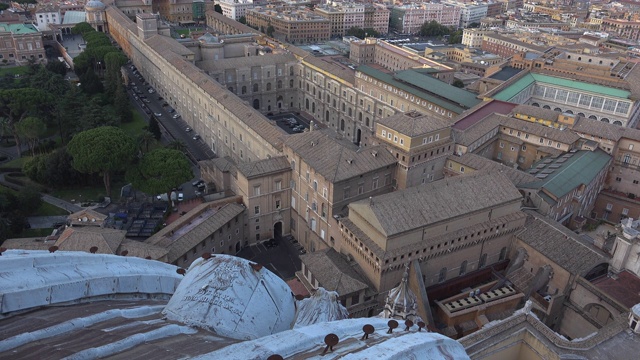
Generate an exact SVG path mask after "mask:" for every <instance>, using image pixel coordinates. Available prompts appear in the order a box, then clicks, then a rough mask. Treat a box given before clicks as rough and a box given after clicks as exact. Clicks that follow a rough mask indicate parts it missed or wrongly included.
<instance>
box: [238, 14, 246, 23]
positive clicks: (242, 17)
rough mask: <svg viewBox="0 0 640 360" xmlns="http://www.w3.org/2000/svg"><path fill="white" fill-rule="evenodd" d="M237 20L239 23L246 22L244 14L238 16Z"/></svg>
mask: <svg viewBox="0 0 640 360" xmlns="http://www.w3.org/2000/svg"><path fill="white" fill-rule="evenodd" d="M238 22H239V23H240V24H245V25H246V24H247V18H246V17H245V16H244V15H243V16H240V18H239V19H238Z"/></svg>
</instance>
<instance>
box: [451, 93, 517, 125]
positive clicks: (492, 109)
mask: <svg viewBox="0 0 640 360" xmlns="http://www.w3.org/2000/svg"><path fill="white" fill-rule="evenodd" d="M480 105H481V106H480V107H476V108H475V110H474V108H472V109H470V110H469V111H470V112H467V114H466V115H465V114H463V115H465V116H464V117H461V118H460V119H459V120H458V121H456V123H455V124H453V126H452V127H453V128H454V129H458V130H465V129H467V128H469V127H471V126H473V124H475V123H477V122H478V121H480V120H482V119H484V118H485V117H487V116H488V115H491V114H493V113H498V114H503V115H507V114H509V113H510V112H511V110H513V108H515V107H516V106H518V105H517V104H513V103H510V102H506V101H500V100H491V101H489V102H487V103H481V104H480Z"/></svg>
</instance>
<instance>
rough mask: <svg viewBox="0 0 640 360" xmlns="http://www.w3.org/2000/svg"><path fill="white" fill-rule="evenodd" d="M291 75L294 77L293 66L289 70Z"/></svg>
mask: <svg viewBox="0 0 640 360" xmlns="http://www.w3.org/2000/svg"><path fill="white" fill-rule="evenodd" d="M289 75H290V76H293V66H292V67H290V68H289Z"/></svg>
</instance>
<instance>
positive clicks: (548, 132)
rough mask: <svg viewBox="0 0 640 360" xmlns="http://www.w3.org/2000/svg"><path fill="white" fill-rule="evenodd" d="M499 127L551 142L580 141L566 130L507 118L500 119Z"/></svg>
mask: <svg viewBox="0 0 640 360" xmlns="http://www.w3.org/2000/svg"><path fill="white" fill-rule="evenodd" d="M501 125H502V126H503V127H507V128H509V129H513V130H518V131H522V132H523V133H524V132H527V133H529V134H533V135H537V136H540V137H543V138H545V139H549V140H553V141H558V142H561V143H563V144H573V143H575V142H576V141H578V140H579V139H580V137H579V136H578V135H576V134H575V133H573V132H571V131H570V130H568V129H565V130H560V129H557V128H551V127H548V126H545V125H542V124H538V123H534V122H531V121H526V120H520V119H516V118H512V117H508V116H505V117H503V118H502V121H501Z"/></svg>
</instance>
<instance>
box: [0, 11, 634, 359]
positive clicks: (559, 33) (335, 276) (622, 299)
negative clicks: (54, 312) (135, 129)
mask: <svg viewBox="0 0 640 360" xmlns="http://www.w3.org/2000/svg"><path fill="white" fill-rule="evenodd" d="M1 4H6V6H5V7H6V9H5V10H3V11H2V12H1V13H0V71H1V70H2V69H9V68H14V67H20V66H32V65H33V64H42V65H45V64H48V63H51V62H62V63H64V64H65V66H66V67H67V68H68V69H69V70H70V73H69V74H70V75H68V76H66V77H65V80H68V81H71V82H74V84H75V83H77V82H78V80H77V78H74V77H73V70H74V68H75V67H76V66H78V64H74V58H76V57H77V56H80V54H82V52H83V51H86V50H85V47H86V43H85V42H86V41H85V42H83V41H81V39H80V35H78V34H77V31H75V30H72V29H74V27H75V26H77V25H78V24H82V23H85V22H86V23H88V24H89V25H90V26H91V28H93V29H94V30H95V31H96V32H100V33H104V34H107V35H108V36H109V39H110V40H111V42H112V46H115V47H117V48H118V49H119V51H121V52H122V53H124V55H126V57H127V58H128V62H127V63H126V65H124V66H122V68H121V69H120V70H119V74H118V76H117V77H118V78H121V81H122V83H123V85H124V86H125V87H126V94H127V96H128V98H129V100H130V102H131V106H132V107H133V109H134V111H136V112H138V113H139V114H140V116H142V117H144V119H145V121H147V122H150V121H152V120H153V121H158V122H159V123H160V125H161V126H162V136H163V137H166V139H174V140H179V141H184V143H185V144H186V146H185V148H184V149H183V150H184V153H185V154H186V156H187V157H188V158H189V159H190V160H191V163H192V165H193V168H194V169H195V170H196V171H195V174H196V178H195V179H193V180H191V181H189V182H187V183H184V184H175V188H174V189H173V190H172V191H170V192H169V193H168V194H159V195H157V194H155V193H154V194H146V195H145V196H146V197H148V198H149V199H150V200H148V201H141V200H140V198H137V197H136V195H135V193H136V190H140V189H132V188H126V189H125V188H123V189H122V194H123V195H122V197H121V199H120V202H119V203H113V204H109V203H108V201H107V202H105V203H104V204H102V205H98V206H95V205H94V206H84V205H82V204H81V203H80V202H78V203H76V204H75V205H77V206H78V207H77V208H76V207H73V208H69V207H67V208H65V210H73V211H69V212H70V213H71V214H70V215H69V216H68V217H67V218H66V220H65V221H63V222H62V223H60V224H56V225H57V226H54V227H55V230H54V229H52V233H51V235H50V236H44V237H43V236H38V237H18V238H11V239H2V240H4V242H3V243H2V244H0V245H1V246H2V247H3V249H4V251H8V252H9V255H10V256H18V255H16V254H18V253H17V252H16V253H13V252H12V251H18V250H23V251H25V254H30V252H31V251H36V252H34V253H33V254H35V255H26V256H34V258H36V259H40V257H41V256H45V255H42V254H49V251H51V252H52V253H53V254H51V256H62V255H56V254H57V253H56V251H74V252H77V253H79V252H87V253H95V252H97V253H99V254H108V255H114V256H115V255H125V256H127V257H139V258H146V259H147V260H149V261H153V262H154V264H155V263H166V264H162V265H161V266H166V267H167V268H166V269H169V270H166V271H168V272H167V274H168V273H169V272H171V271H173V270H172V269H173V268H174V267H176V268H179V269H184V270H185V271H187V269H190V267H191V268H193V267H194V266H196V267H197V266H200V265H199V264H202V263H207V262H214V263H215V256H216V255H223V254H224V255H231V256H229V257H227V256H221V257H220V258H224V259H229V258H233V257H241V258H244V259H246V260H248V261H250V262H252V263H251V264H253V265H250V266H251V267H252V268H253V269H254V270H255V271H257V272H259V271H267V269H268V271H270V272H272V273H274V274H275V275H276V277H279V278H281V279H282V280H283V281H285V282H286V284H288V286H289V288H287V289H290V290H291V294H293V295H296V296H297V297H298V298H299V299H298V301H300V300H301V299H303V298H307V299H309V298H313V297H314V296H316V295H315V294H323V296H325V297H326V296H328V295H326V294H325V293H324V292H323V291H324V290H319V289H320V288H322V289H325V290H328V291H330V292H336V293H337V294H336V295H335V299H333V298H332V300H330V302H337V303H339V305H340V306H342V307H343V308H344V309H346V311H347V312H348V314H349V317H350V318H371V317H382V318H385V319H396V320H397V321H401V322H404V321H407V320H410V321H411V324H408V325H406V330H405V331H409V329H413V328H412V326H413V325H414V324H415V325H417V324H418V322H420V323H422V325H423V326H420V327H419V330H422V328H423V327H424V328H426V330H428V331H429V332H431V333H438V334H439V335H442V336H443V338H444V337H447V338H449V339H452V340H455V342H451V346H452V349H453V348H455V351H454V352H456V351H457V352H458V353H460V354H461V352H462V349H464V352H466V354H467V356H468V357H469V358H471V359H506V360H509V359H565V358H576V359H577V358H580V359H594V360H596V359H597V360H600V359H633V358H636V357H637V354H638V351H640V305H638V304H640V277H639V276H640V257H639V256H638V254H640V227H639V225H640V222H639V220H638V219H639V218H640V198H638V196H640V184H639V183H640V122H639V119H640V65H639V64H640V2H636V1H631V0H620V1H610V2H606V1H599V2H596V1H592V2H588V1H573V0H563V1H537V2H527V1H522V0H516V1H513V0H504V1H493V0H490V1H454V0H442V1H437V2H436V1H433V2H401V1H395V2H393V1H326V2H320V1H262V0H261V1H252V0H221V1H219V2H212V1H208V0H174V1H154V0H107V1H104V2H101V1H99V0H90V1H87V2H86V3H83V2H70V1H65V2H55V1H47V2H45V1H38V2H37V3H34V4H29V3H24V2H20V3H17V2H0V5H1ZM85 25H86V24H85ZM92 31H93V30H92ZM123 63H124V62H123ZM94 67H95V66H94ZM96 69H97V72H98V74H99V73H100V70H101V69H102V67H101V65H100V63H98V66H97V67H96ZM120 75H121V76H120ZM107 81H108V80H107V79H106V76H105V79H103V82H104V83H105V84H107ZM118 81H120V79H118ZM78 85H79V84H78ZM107 85H108V84H107ZM107 85H106V86H107ZM147 95H148V98H147ZM2 101H5V100H3V98H2V97H1V96H0V102H2ZM1 106H3V105H2V104H1V103H0V107H1ZM163 139H165V138H163ZM166 139H165V140H166ZM167 143H168V141H164V143H163V144H164V145H163V146H165V145H166V144H167ZM2 181H4V180H3V179H0V182H2ZM128 186H130V185H128ZM185 188H186V189H185ZM143 198H144V197H143ZM76 210H77V211H76ZM52 247H55V249H53V251H52ZM91 249H93V250H91ZM38 251H40V252H38ZM0 254H2V253H1V252H0ZM12 254H13V255H12ZM90 255H91V254H89V255H86V256H90ZM10 256H9V257H10ZM74 256H76V255H74ZM78 256H80V255H78ZM83 256H84V255H83ZM212 256H213V257H212ZM78 259H80V260H79V261H84V260H82V259H83V258H82V256H80V257H79V258H78ZM105 259H107V260H104V261H106V262H107V263H108V257H106V258H105ZM203 259H204V260H203ZM0 260H5V259H2V258H0ZM5 261H8V260H5ZM17 261H18V260H16V263H17ZM34 261H35V260H34ZM101 261H102V260H101ZM118 261H123V260H118ZM127 261H130V260H127ZM131 261H133V260H131ZM135 261H137V260H135ZM135 261H134V262H133V263H129V262H127V263H126V266H127V267H131V269H132V271H139V272H140V271H142V272H144V271H146V270H144V267H139V266H138V265H136V264H137V263H135ZM225 261H236V260H225ZM237 261H240V260H237ZM242 261H244V260H242ZM242 261H240V262H239V263H238V264H237V265H236V266H237V267H238V268H243V266H244V267H246V266H249V265H246V264H245V263H244V262H242ZM125 262H126V261H125ZM254 263H255V264H259V266H258V269H257V270H256V267H255V266H256V265H255V264H254ZM167 264H170V265H171V267H169V266H170V265H167ZM56 266H62V265H56ZM123 266H125V265H123ZM154 266H155V265H154ZM158 266H160V265H158ZM262 266H264V267H265V268H266V269H265V270H261V269H262ZM158 269H160V268H158ZM163 269H165V268H163ZM65 271H66V270H65ZM87 271H89V272H90V271H97V270H95V269H93V268H92V269H90V270H87ZM158 271H159V272H162V273H163V274H164V271H165V270H158ZM188 271H192V270H188ZM194 271H196V270H194ZM198 271H199V270H198ZM234 271H236V270H234ZM238 271H239V270H238ZM243 271H244V270H243ZM1 274H2V270H0V275H1ZM145 274H146V273H145ZM271 275H272V274H270V275H269V276H271ZM34 276H35V275H34ZM144 276H147V275H144ZM163 276H165V275H163ZM166 276H167V278H169V277H170V276H169V275H166ZM186 277H188V273H187V276H186ZM0 278H2V276H0ZM218 280H219V281H222V282H224V281H225V280H224V279H218ZM218 280H216V281H218ZM163 281H164V280H163ZM171 281H175V283H176V284H177V283H178V282H179V279H178V280H171ZM274 281H275V280H274ZM278 284H279V283H278ZM175 286H176V287H177V286H178V285H175ZM198 286H205V285H198ZM274 286H275V285H274ZM278 286H280V284H279V285H278ZM283 286H284V285H283ZM205 288H206V286H205V287H203V288H202V289H205ZM214 288H215V287H214ZM222 288H225V287H224V286H222ZM174 290H175V288H172V289H171V291H166V292H162V294H164V295H162V301H164V304H166V303H167V301H169V304H170V306H168V307H167V309H169V308H171V306H176V305H175V301H177V300H175V299H176V298H175V297H173V298H171V300H168V299H169V298H170V297H171V295H173V294H174V292H173V291H174ZM16 291H17V290H16ZM51 291H53V290H51ZM163 291H164V290H163ZM175 291H177V292H176V294H177V293H178V290H175ZM208 291H209V292H207V291H205V290H203V291H202V292H203V293H204V294H207V296H213V295H211V290H208ZM278 291H279V290H278ZM0 293H2V290H0ZM284 293H285V295H286V291H284ZM141 294H146V293H145V292H143V291H141ZM180 294H182V293H180ZM201 295H202V294H199V293H198V294H191V293H189V295H188V296H189V297H188V299H189V301H196V300H197V299H199V297H198V296H201ZM141 296H142V295H141ZM144 296H145V297H146V296H147V295H144ZM202 296H203V295H202ZM317 296H318V297H319V296H320V295H317ZM213 297H214V298H215V296H213ZM116 298H117V297H116ZM78 299H84V300H78ZM114 299H115V298H114ZM114 299H111V300H109V301H115V300H114ZM147 299H148V298H147ZM185 299H186V297H185ZM194 299H195V300H194ZM69 301H71V300H69ZM74 301H76V302H78V301H79V302H85V301H91V296H88V295H86V294H84V295H82V296H81V297H79V298H76V299H75V300H74ZM325 301H326V299H325ZM196 302H197V301H196ZM61 303H62V301H61ZM211 303H212V304H213V303H214V301H212V302H211ZM51 304H53V303H51ZM171 304H173V305H171ZM401 304H404V305H401ZM2 305H3V304H2V296H1V295H0V309H2V313H0V327H2V326H3V321H10V320H11V316H12V315H13V314H14V312H15V313H16V314H17V313H20V312H21V311H24V310H28V309H27V308H21V309H19V310H18V309H17V308H16V309H13V308H11V309H13V310H9V309H10V307H8V306H7V310H6V311H5V310H4V306H2ZM218 305H219V304H218ZM334 305H335V304H334ZM38 306H40V305H38ZM74 306H75V305H74ZM78 306H79V305H78ZM145 306H146V305H145ZM403 306H404V307H403ZM220 307H224V306H220ZM34 308H35V305H34ZM340 309H342V308H340ZM227 310H228V309H227ZM38 311H40V310H38ZM43 311H44V310H43ZM92 311H93V310H92ZM336 311H337V310H336ZM338 312H340V311H338ZM34 314H38V313H37V312H34ZM5 315H6V316H7V317H8V318H7V319H3V317H4V316H5ZM21 316H22V315H21ZM343 318H344V317H341V318H335V319H333V320H340V321H347V320H343ZM165 320H166V319H165ZM65 321H66V320H65ZM153 321H155V320H153ZM180 321H181V322H183V323H187V324H188V321H185V320H184V319H181V320H180ZM238 321H239V320H238ZM243 321H244V320H243ZM278 321H280V320H278ZM287 321H289V320H287ZM358 321H365V320H358ZM376 321H378V320H376ZM319 322H320V321H318V323H319ZM343 324H347V323H346V322H344V323H343ZM358 324H360V322H358ZM306 325H311V323H308V324H306ZM360 325H361V324H360ZM360 325H358V326H360ZM397 325H398V324H397V323H396V326H397ZM126 326H128V325H123V328H126ZM256 326H257V325H256ZM333 326H336V329H337V328H339V324H338V325H333ZM344 326H346V325H344ZM389 326H391V325H389ZM210 328H211V329H214V328H215V326H210ZM401 328H404V326H403V325H400V328H399V329H397V330H396V331H399V330H401ZM292 329H293V327H289V328H286V329H285V330H283V331H289V330H292ZM391 330H392V329H389V331H390V332H389V333H391ZM185 331H186V330H185ZM225 331H226V330H225ZM238 331H239V330H238ZM299 331H303V330H299ZM336 331H337V330H336ZM363 331H364V330H363ZM385 331H386V329H385ZM416 331H418V330H416ZM213 332H214V333H215V334H216V336H230V335H228V334H227V333H220V332H215V331H213ZM275 333H277V331H275V330H274V331H272V332H269V334H260V335H259V336H258V335H256V336H254V337H252V338H251V339H261V338H262V339H263V341H265V342H266V341H267V340H264V339H268V337H269V336H276V335H272V334H275ZM350 334H351V333H350ZM425 334H426V333H425ZM12 336H24V335H23V333H22V332H20V331H17V330H16V333H15V334H13V335H12ZM349 336H352V335H349ZM398 336H400V335H398ZM407 336H408V335H407ZM230 337H232V338H234V339H240V338H239V337H238V338H235V337H234V336H230ZM248 339H249V338H246V339H242V340H243V341H244V340H248ZM271 339H272V338H271ZM394 339H395V338H389V339H386V340H381V341H388V342H389V344H392V343H393V341H395V340H394ZM399 339H402V337H400V338H399ZM449 339H447V341H448V340H449ZM282 340H283V341H284V340H285V339H284V338H283V339H282ZM364 340H365V338H364V337H363V338H362V339H361V341H364ZM396 340H397V339H396ZM157 341H160V342H161V343H160V344H157V345H158V346H159V347H161V346H168V344H169V341H168V340H166V339H164V340H157ZM162 341H167V342H166V343H162ZM269 341H271V340H269ZM292 341H300V342H301V343H302V341H301V340H295V339H293V340H292ZM354 341H355V340H354ZM415 341H417V342H418V343H420V340H415ZM429 341H434V340H433V339H432V338H428V339H427V338H425V340H424V343H422V345H423V346H427V345H426V344H427V343H428V342H429ZM108 344H110V343H108V342H107V340H105V342H104V343H100V344H98V345H96V346H106V347H109V346H111V345H108ZM376 344H377V343H376ZM147 345H148V344H147ZM377 345H378V346H379V344H377ZM21 346H22V345H21ZM25 346H26V345H25ZM48 346H49V345H48ZM145 346H146V345H145ZM226 346H227V345H224V346H222V345H221V346H218V345H216V348H215V350H216V351H229V350H224V349H225V348H226ZM229 346H230V347H229V349H230V348H231V346H232V345H229ZM323 346H324V345H323ZM327 346H330V345H329V342H327ZM340 346H341V345H340V344H338V345H336V346H335V347H336V348H340ZM364 348H365V346H364V345H363V346H362V347H357V350H354V354H352V355H353V356H362V357H363V358H366V356H365V352H364V351H365V350H363V349H364ZM3 349H4V348H3V343H2V340H0V354H5V355H6V354H8V352H7V353H3V351H8V350H3ZM219 349H222V350H219ZM377 349H381V348H380V347H378V348H377ZM25 351H26V350H25ZM123 351H124V352H122V353H121V354H120V355H121V356H125V354H127V351H131V352H130V353H129V354H128V355H130V357H133V358H138V357H144V356H143V352H142V351H141V352H140V353H135V352H134V351H133V350H126V351H125V350H123ZM150 351H152V350H150ZM209 351H213V349H208V350H207V349H205V348H204V347H203V349H202V351H200V350H198V351H196V352H195V353H190V354H189V357H191V356H198V355H203V354H207V353H209ZM314 351H315V350H313V349H311V348H305V350H299V352H298V353H291V354H289V355H287V356H285V355H283V354H280V355H282V356H283V357H284V358H289V357H290V358H313V356H320V355H318V354H316V353H314ZM340 351H344V350H340ZM361 351H362V353H361V354H360V352H361ZM372 351H374V350H372ZM375 351H379V354H378V353H376V352H375ZM375 351H374V353H375V354H378V355H379V356H378V357H381V358H389V359H391V358H402V357H401V355H397V354H396V355H393V356H392V355H388V354H386V353H385V352H384V350H375ZM452 351H453V350H452ZM211 354H213V353H211ZM216 354H218V355H220V354H223V353H222V352H218V353H216ZM341 354H343V353H341ZM358 354H360V355H358ZM174 355H175V356H176V357H175V358H178V355H176V354H172V355H171V356H174ZM343 355H344V354H343ZM211 356H213V355H211ZM256 356H257V355H256ZM328 356H329V355H328ZM331 356H334V357H338V356H339V355H338V353H335V354H334V355H331ZM340 356H342V355H340ZM385 356H387V357H385ZM394 356H396V357H394ZM171 358H173V357H171ZM256 358H259V356H258V357H256ZM332 358H333V357H332ZM354 358H359V357H354ZM442 358H446V357H445V356H444V355H443V357H442ZM270 359H271V358H270ZM273 359H276V358H273Z"/></svg>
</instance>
